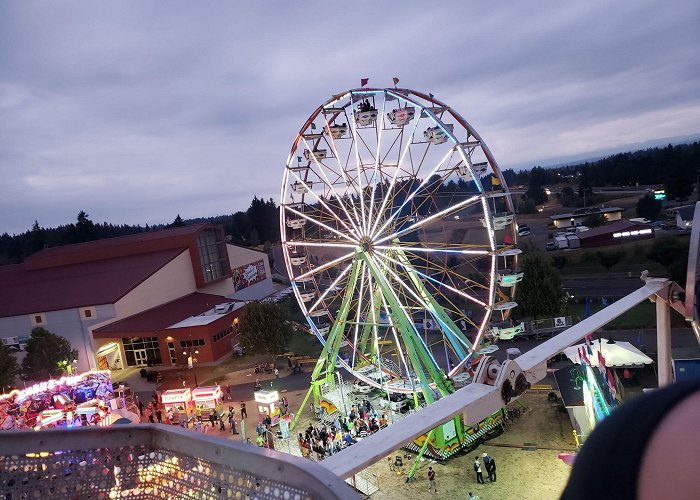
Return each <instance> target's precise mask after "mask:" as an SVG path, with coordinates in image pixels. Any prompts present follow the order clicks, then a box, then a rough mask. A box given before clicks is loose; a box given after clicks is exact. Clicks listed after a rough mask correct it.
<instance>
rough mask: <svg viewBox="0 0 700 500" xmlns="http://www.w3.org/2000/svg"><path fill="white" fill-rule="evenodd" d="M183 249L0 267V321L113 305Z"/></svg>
mask: <svg viewBox="0 0 700 500" xmlns="http://www.w3.org/2000/svg"><path fill="white" fill-rule="evenodd" d="M183 251H184V249H182V248H180V249H170V250H162V251H158V252H151V253H145V254H140V255H131V256H125V257H118V258H112V259H108V260H98V261H92V262H85V263H78V264H70V265H65V266H60V267H49V268H43V269H27V268H26V266H25V265H24V264H15V265H9V266H0V283H2V286H0V317H7V316H18V315H22V314H31V313H39V312H47V311H58V310H62V309H73V308H77V307H83V306H94V305H100V304H113V303H115V302H117V301H118V300H119V299H121V298H122V297H124V295H126V294H127V293H128V292H129V291H131V290H133V289H134V288H135V287H136V286H138V285H139V284H140V283H142V282H143V281H144V280H145V279H146V278H148V277H149V276H152V275H153V274H154V273H155V272H156V271H158V270H160V269H161V268H162V267H164V266H165V265H166V264H168V263H169V262H170V261H172V260H173V259H174V258H175V257H177V256H178V255H179V254H181V253H182V252H183Z"/></svg>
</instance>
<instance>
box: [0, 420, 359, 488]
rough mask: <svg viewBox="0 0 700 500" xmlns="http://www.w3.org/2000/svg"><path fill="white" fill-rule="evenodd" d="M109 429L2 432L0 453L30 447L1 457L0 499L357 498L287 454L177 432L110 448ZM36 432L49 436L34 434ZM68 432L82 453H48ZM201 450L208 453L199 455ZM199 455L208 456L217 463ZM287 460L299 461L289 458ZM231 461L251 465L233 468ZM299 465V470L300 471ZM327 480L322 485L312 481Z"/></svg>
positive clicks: (141, 437) (314, 466)
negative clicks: (90, 443)
mask: <svg viewBox="0 0 700 500" xmlns="http://www.w3.org/2000/svg"><path fill="white" fill-rule="evenodd" d="M139 427H151V426H139ZM113 430H114V429H113V428H112V429H106V430H103V429H100V430H98V429H95V430H94V431H97V432H90V433H85V432H82V431H83V430H82V429H81V430H77V431H76V430H67V431H42V432H39V433H31V432H29V433H6V432H5V433H2V435H0V441H2V442H3V446H0V453H3V454H4V453H6V450H7V449H6V447H5V446H4V445H5V444H9V445H10V447H9V448H11V449H12V451H17V449H18V445H19V447H20V448H21V443H22V440H21V439H17V437H18V436H17V435H18V434H24V435H25V436H24V437H25V441H26V442H25V444H26V445H28V446H27V447H25V448H32V449H25V450H23V451H25V452H24V453H21V454H13V455H9V454H4V455H3V456H0V493H1V494H2V495H1V496H2V497H5V498H13V499H14V498H29V499H32V498H35V499H58V498H71V499H117V498H124V499H136V498H138V499H142V498H143V499H152V498H163V499H176V498H177V499H179V498H196V499H221V498H232V499H260V500H268V499H275V500H277V499H284V500H311V499H316V498H319V499H320V498H323V499H334V498H357V497H356V495H355V494H354V493H353V492H352V491H351V490H350V489H349V488H347V487H346V486H345V484H344V483H343V481H342V480H341V479H339V478H337V477H335V476H332V475H330V474H328V473H327V471H325V470H324V469H321V468H320V467H319V466H318V465H317V464H315V463H313V462H309V461H306V460H304V461H300V462H299V463H298V464H289V463H286V462H288V460H287V456H285V455H281V454H278V453H274V452H273V453H270V452H261V451H260V450H258V449H257V447H252V446H249V445H245V444H240V443H235V444H236V445H237V446H231V447H229V446H227V443H226V442H223V444H222V443H221V442H217V443H216V444H215V445H214V446H206V445H207V444H211V439H212V438H208V439H206V440H202V441H203V442H201V443H187V442H183V440H182V437H183V436H182V435H178V434H177V433H175V434H172V435H165V436H163V435H157V436H150V435H149V433H137V434H138V435H137V436H136V438H135V437H134V434H133V433H129V434H127V435H125V436H124V437H126V438H127V439H123V440H122V441H129V442H133V441H142V444H138V443H137V444H126V445H122V446H119V445H116V446H115V445H113V444H112V442H114V440H115V438H117V436H115V433H114V432H111V431H113ZM151 430H152V431H153V427H151ZM91 431H93V430H91ZM153 432H155V433H158V432H163V431H158V430H155V431H153ZM185 432H187V431H185ZM56 433H62V434H63V435H61V436H60V439H52V438H55V437H57V435H56ZM100 433H102V434H105V436H104V439H100ZM40 434H46V436H41V437H39V435H40ZM71 434H72V435H73V436H75V438H76V439H75V441H76V444H78V443H79V444H80V447H79V448H80V449H73V450H64V451H59V450H54V449H53V448H55V446H53V445H55V444H57V442H62V443H63V444H65V442H66V440H68V441H70V440H71V439H70V438H71ZM166 434H169V431H167V433H166ZM189 434H190V435H189V436H186V439H187V440H192V441H197V440H199V439H198V435H197V434H194V433H193V432H191V431H190V432H189ZM8 437H12V439H11V440H9V441H11V442H8V440H7V439H5V438H8ZM87 437H90V438H91V439H92V438H94V441H95V443H94V444H95V446H89V447H88V446H85V444H86V443H85V441H86V438H87ZM154 438H155V439H154ZM37 440H38V441H37ZM52 441H53V443H52ZM143 441H148V442H146V443H143ZM163 441H167V442H170V443H172V444H173V448H178V449H180V448H182V447H185V448H190V449H191V450H192V454H185V453H182V452H181V451H173V450H169V449H165V448H164V447H163V446H159V444H161V443H162V442H163ZM215 441H219V440H215ZM151 443H153V444H151ZM37 446H38V447H37ZM42 446H43V447H44V449H49V448H52V451H45V452H41V451H40V450H41V449H42V448H41V447H42ZM97 446H105V447H103V448H98V447H97ZM202 446H203V447H202ZM73 447H74V448H75V446H73ZM202 450H207V451H206V452H205V453H201V451H202ZM202 455H213V456H214V457H217V458H218V459H217V460H212V459H211V458H212V456H202ZM273 455H274V456H273ZM289 460H297V461H298V460H299V459H297V458H295V457H289ZM231 462H236V464H240V463H244V464H247V465H248V466H249V467H245V468H239V467H235V466H232V464H231ZM300 465H301V469H299V468H298V467H299V466H300ZM316 469H318V470H316ZM271 472H272V474H271ZM324 475H325V479H326V481H322V480H320V479H317V477H324Z"/></svg>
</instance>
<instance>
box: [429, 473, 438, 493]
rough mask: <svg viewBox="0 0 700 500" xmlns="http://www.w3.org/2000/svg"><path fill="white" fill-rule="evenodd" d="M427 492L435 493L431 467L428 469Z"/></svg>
mask: <svg viewBox="0 0 700 500" xmlns="http://www.w3.org/2000/svg"><path fill="white" fill-rule="evenodd" d="M428 482H429V486H428V491H435V493H437V485H436V484H435V471H434V470H433V468H432V467H428Z"/></svg>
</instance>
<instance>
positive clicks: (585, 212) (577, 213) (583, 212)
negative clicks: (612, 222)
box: [549, 207, 625, 220]
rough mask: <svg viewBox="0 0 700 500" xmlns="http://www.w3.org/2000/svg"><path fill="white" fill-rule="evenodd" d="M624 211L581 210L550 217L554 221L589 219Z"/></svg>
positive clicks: (605, 209) (609, 209)
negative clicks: (592, 216) (589, 217)
mask: <svg viewBox="0 0 700 500" xmlns="http://www.w3.org/2000/svg"><path fill="white" fill-rule="evenodd" d="M624 210H625V209H624V208H620V207H595V208H579V209H578V210H574V211H573V212H571V213H566V214H555V215H550V216H549V218H550V219H552V220H561V219H571V218H572V217H573V218H576V217H579V218H580V217H588V216H589V215H596V214H609V213H612V212H623V211H624Z"/></svg>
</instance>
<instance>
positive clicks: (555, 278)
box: [516, 252, 566, 318]
mask: <svg viewBox="0 0 700 500" xmlns="http://www.w3.org/2000/svg"><path fill="white" fill-rule="evenodd" d="M519 267H520V268H521V269H522V271H523V272H524V273H525V275H524V276H523V281H522V282H521V283H520V285H518V290H517V294H516V301H517V303H518V310H519V312H520V314H522V316H523V317H529V316H532V317H534V318H537V317H538V316H539V317H541V316H555V315H557V314H560V313H561V312H562V310H563V308H564V304H565V300H566V299H565V294H564V290H563V289H562V287H561V278H560V277H559V271H557V269H556V268H555V267H554V266H553V265H552V262H551V260H550V259H549V258H548V257H546V256H544V255H542V254H541V253H539V252H537V253H531V254H526V255H525V256H524V257H523V259H522V263H521V264H520V266H519Z"/></svg>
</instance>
